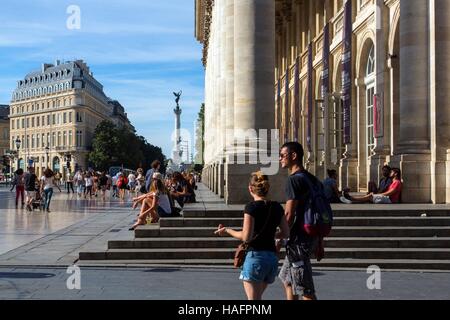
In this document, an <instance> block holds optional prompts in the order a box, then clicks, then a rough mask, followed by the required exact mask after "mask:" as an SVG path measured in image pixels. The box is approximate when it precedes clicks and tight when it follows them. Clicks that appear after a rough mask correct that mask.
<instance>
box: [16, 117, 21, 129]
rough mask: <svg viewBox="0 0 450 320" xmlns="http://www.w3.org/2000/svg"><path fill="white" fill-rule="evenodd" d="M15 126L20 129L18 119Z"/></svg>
mask: <svg viewBox="0 0 450 320" xmlns="http://www.w3.org/2000/svg"><path fill="white" fill-rule="evenodd" d="M16 127H17V129H20V121H19V119H17V120H16Z"/></svg>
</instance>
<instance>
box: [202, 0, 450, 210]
mask: <svg viewBox="0 0 450 320" xmlns="http://www.w3.org/2000/svg"><path fill="white" fill-rule="evenodd" d="M196 21H197V24H196V32H197V38H198V40H199V41H200V42H202V43H203V44H204V51H203V54H204V58H203V63H204V64H205V68H206V90H205V92H206V96H205V103H206V126H207V129H205V134H206V135H210V136H211V137H212V138H211V137H206V142H207V145H206V146H205V163H206V170H205V175H206V177H207V179H205V180H204V181H207V183H208V185H209V186H210V187H211V188H212V189H213V190H215V191H216V192H217V193H219V194H221V195H224V196H226V193H225V192H222V191H221V188H222V187H221V186H222V185H225V186H227V183H226V180H227V178H228V177H227V174H221V171H220V161H218V159H217V156H218V155H220V154H221V152H220V150H221V147H222V146H223V145H224V144H225V145H226V144H227V140H226V137H225V140H224V139H223V138H221V135H223V134H224V132H226V129H227V128H234V129H236V128H239V126H240V124H241V123H242V120H243V119H244V120H246V119H248V117H247V118H246V117H245V116H243V115H242V113H243V112H244V113H247V114H248V112H249V111H250V110H251V112H253V113H254V114H256V116H255V117H254V119H257V118H258V114H261V115H263V116H262V118H263V119H264V120H265V121H269V122H271V123H270V124H268V123H267V122H264V121H263V122H258V121H256V122H255V121H253V122H252V121H249V122H248V123H247V124H248V126H249V127H253V128H256V129H258V128H268V127H270V128H277V129H279V130H280V131H279V140H280V143H283V142H285V141H288V140H296V141H299V142H301V143H302V144H303V145H304V146H305V149H306V151H307V155H306V157H305V165H306V166H307V167H308V169H309V170H310V171H311V172H313V173H314V174H316V175H317V176H318V177H319V178H324V177H325V174H326V170H327V169H337V170H338V171H339V179H340V186H341V187H347V186H348V187H350V188H351V189H352V190H354V191H366V190H367V183H368V182H369V181H378V180H379V178H380V176H381V168H382V167H383V165H385V164H388V165H391V166H396V167H399V168H401V169H402V172H403V180H404V192H403V201H404V202H419V203H428V202H433V203H449V202H450V108H449V107H448V101H449V99H448V95H449V92H450V91H449V86H450V82H449V77H450V72H449V70H448V68H450V61H449V59H450V58H449V57H450V22H449V21H450V2H449V1H446V0H430V1H423V0H407V1H406V0H214V1H211V0H198V1H197V3H196ZM269 82H270V83H269ZM243 84H245V86H243ZM269 84H270V85H269ZM267 92H270V93H271V95H270V97H269V96H268V94H267ZM252 97H253V99H252ZM255 97H256V98H255ZM249 98H250V99H249ZM267 104H270V107H269V106H268V105H267ZM269 109H270V114H269ZM217 139H219V140H217ZM222 180H225V182H224V183H223V184H222V182H223V181H222ZM228 187H229V188H233V186H230V185H229V186H228ZM281 188H282V187H281Z"/></svg>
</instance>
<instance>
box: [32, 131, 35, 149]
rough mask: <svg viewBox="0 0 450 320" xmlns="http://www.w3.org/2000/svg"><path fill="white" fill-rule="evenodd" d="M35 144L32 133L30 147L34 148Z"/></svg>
mask: <svg viewBox="0 0 450 320" xmlns="http://www.w3.org/2000/svg"><path fill="white" fill-rule="evenodd" d="M34 146H35V136H34V134H33V135H32V136H31V149H34Z"/></svg>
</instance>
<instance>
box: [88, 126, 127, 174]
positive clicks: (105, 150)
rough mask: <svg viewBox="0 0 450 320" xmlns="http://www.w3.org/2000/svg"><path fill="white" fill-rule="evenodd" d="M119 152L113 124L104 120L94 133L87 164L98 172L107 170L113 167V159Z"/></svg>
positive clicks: (116, 134)
mask: <svg viewBox="0 0 450 320" xmlns="http://www.w3.org/2000/svg"><path fill="white" fill-rule="evenodd" d="M119 150H120V137H119V135H118V131H117V128H116V126H115V125H114V123H112V122H111V121H108V120H105V121H102V122H100V123H99V124H98V126H97V128H95V131H94V139H93V141H92V151H91V152H90V153H89V156H88V159H89V162H91V163H92V164H94V166H95V168H97V169H99V170H107V169H108V168H109V167H110V166H112V165H114V159H115V158H116V157H117V155H118V153H119Z"/></svg>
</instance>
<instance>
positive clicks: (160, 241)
mask: <svg viewBox="0 0 450 320" xmlns="http://www.w3.org/2000/svg"><path fill="white" fill-rule="evenodd" d="M239 243H240V241H239V240H236V239H233V238H217V237H210V238H207V237H205V238H154V239H146V238H142V239H135V240H114V241H109V242H108V249H153V248H185V249H189V248H235V247H237V246H238V244H239ZM325 247H327V248H450V238H327V239H326V240H325Z"/></svg>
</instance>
